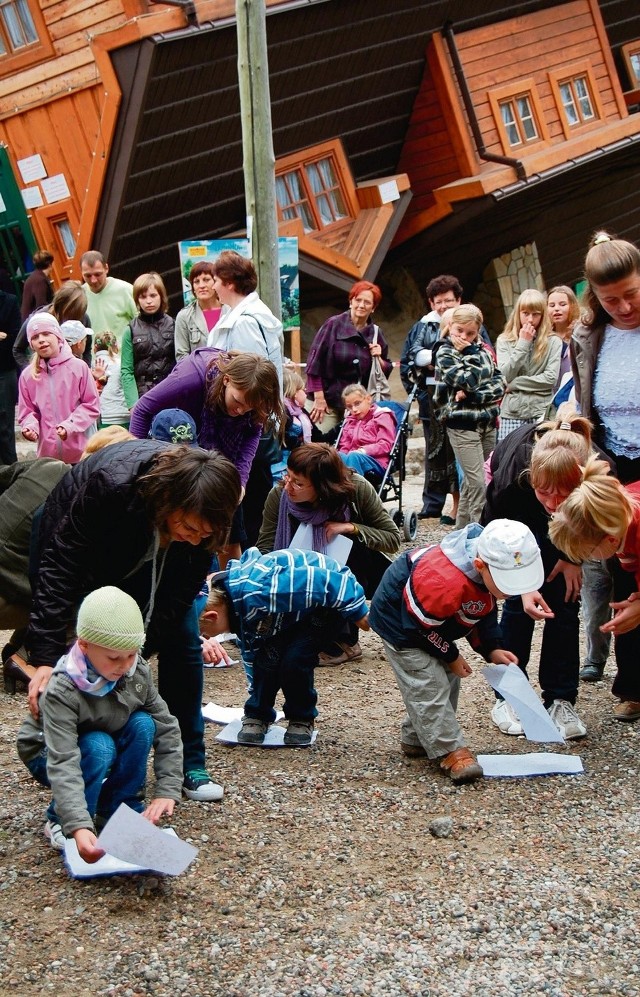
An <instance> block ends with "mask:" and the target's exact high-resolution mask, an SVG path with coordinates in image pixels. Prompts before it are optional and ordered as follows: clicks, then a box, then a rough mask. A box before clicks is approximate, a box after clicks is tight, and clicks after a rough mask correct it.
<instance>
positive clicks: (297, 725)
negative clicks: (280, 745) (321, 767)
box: [284, 720, 314, 748]
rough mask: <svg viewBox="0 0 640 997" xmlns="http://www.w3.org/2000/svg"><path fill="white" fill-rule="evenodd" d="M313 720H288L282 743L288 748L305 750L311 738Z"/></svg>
mask: <svg viewBox="0 0 640 997" xmlns="http://www.w3.org/2000/svg"><path fill="white" fill-rule="evenodd" d="M313 726H314V724H313V720H290V721H289V726H288V727H287V729H286V730H285V732H284V743H285V744H288V745H289V746H290V747H295V748H306V747H308V746H309V745H310V744H311V739H312V738H313Z"/></svg>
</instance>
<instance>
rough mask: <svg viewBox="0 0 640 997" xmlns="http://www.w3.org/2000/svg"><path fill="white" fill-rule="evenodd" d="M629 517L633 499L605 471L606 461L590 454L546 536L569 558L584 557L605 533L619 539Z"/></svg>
mask: <svg viewBox="0 0 640 997" xmlns="http://www.w3.org/2000/svg"><path fill="white" fill-rule="evenodd" d="M632 519H633V502H632V500H631V499H630V498H629V496H628V494H627V493H626V491H625V490H624V488H623V486H622V485H621V484H620V482H619V481H618V480H617V478H613V477H612V476H611V474H610V473H609V465H608V464H606V463H605V462H604V461H602V460H598V458H597V457H590V458H589V460H588V461H587V463H586V464H585V466H584V468H583V469H582V483H581V484H580V485H579V486H578V487H577V488H575V489H574V490H573V491H572V492H571V494H570V495H569V496H568V498H566V499H565V500H564V502H563V503H562V505H561V506H560V508H559V509H558V511H557V512H556V513H555V515H554V516H553V518H552V520H551V523H550V525H549V537H550V539H551V542H552V543H553V544H554V545H555V546H556V547H557V548H558V549H559V550H561V551H563V552H564V553H565V554H566V555H567V556H568V557H569V558H570V559H571V560H572V561H585V560H588V558H589V556H590V554H591V552H592V551H593V549H594V547H597V546H598V544H600V543H602V541H603V540H604V538H605V537H607V536H611V537H617V538H618V539H619V540H620V541H622V540H623V538H624V536H625V534H626V532H627V530H628V528H629V524H630V523H631V521H632Z"/></svg>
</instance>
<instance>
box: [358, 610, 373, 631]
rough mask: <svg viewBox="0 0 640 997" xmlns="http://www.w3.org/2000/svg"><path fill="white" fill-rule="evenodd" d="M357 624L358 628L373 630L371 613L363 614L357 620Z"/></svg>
mask: <svg viewBox="0 0 640 997" xmlns="http://www.w3.org/2000/svg"><path fill="white" fill-rule="evenodd" d="M356 626H357V628H358V630H371V627H370V626H369V614H368V613H367V615H366V616H361V617H360V619H359V620H356Z"/></svg>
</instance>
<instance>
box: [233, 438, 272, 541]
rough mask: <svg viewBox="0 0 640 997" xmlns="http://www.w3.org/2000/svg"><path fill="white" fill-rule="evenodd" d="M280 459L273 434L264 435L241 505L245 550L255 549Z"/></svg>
mask: <svg viewBox="0 0 640 997" xmlns="http://www.w3.org/2000/svg"><path fill="white" fill-rule="evenodd" d="M279 457H280V448H279V446H278V444H277V443H276V440H275V438H274V436H273V433H267V434H266V435H264V436H263V437H262V438H261V440H260V442H259V444H258V450H257V452H256V455H255V457H254V459H253V463H252V465H251V471H250V472H249V480H248V481H247V489H246V492H245V496H244V498H243V500H242V503H241V508H242V517H243V524H244V534H245V538H246V539H245V540H244V541H243V542H242V543H243V547H244V549H246V548H247V547H253V546H254V545H255V543H256V541H257V539H258V534H259V533H260V527H261V525H262V513H263V510H264V504H265V502H266V501H267V495H268V494H269V492H270V491H271V489H272V488H273V477H272V474H271V465H272V464H275V463H276V461H278V460H279Z"/></svg>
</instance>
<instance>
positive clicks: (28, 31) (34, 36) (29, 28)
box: [16, 0, 38, 45]
mask: <svg viewBox="0 0 640 997" xmlns="http://www.w3.org/2000/svg"><path fill="white" fill-rule="evenodd" d="M16 8H17V11H18V16H19V18H20V21H21V23H22V30H23V32H24V37H25V42H26V44H27V45H31V44H32V43H33V42H37V41H38V32H37V31H36V26H35V24H34V23H33V19H32V17H31V11H30V10H29V5H28V3H27V0H17V2H16Z"/></svg>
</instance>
